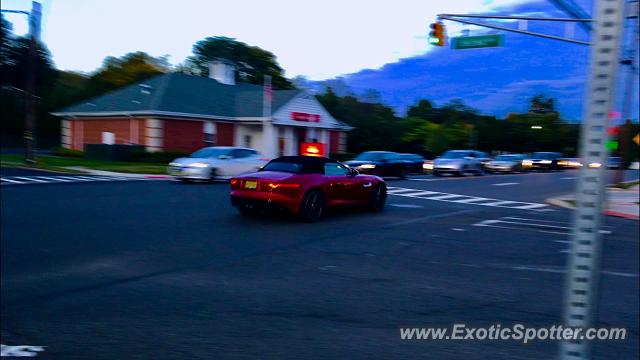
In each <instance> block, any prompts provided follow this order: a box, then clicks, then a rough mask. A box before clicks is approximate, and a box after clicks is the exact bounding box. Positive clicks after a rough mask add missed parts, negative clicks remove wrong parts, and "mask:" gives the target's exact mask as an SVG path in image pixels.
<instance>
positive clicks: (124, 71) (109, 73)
mask: <svg viewBox="0 0 640 360" xmlns="http://www.w3.org/2000/svg"><path fill="white" fill-rule="evenodd" d="M169 70H170V67H169V63H168V61H167V57H166V55H165V56H163V57H159V58H156V57H153V56H150V55H149V54H147V53H145V52H142V51H138V52H132V53H128V54H126V55H124V56H123V57H121V58H116V57H113V56H109V57H107V58H105V59H104V61H103V63H102V67H101V68H99V69H98V70H97V71H96V72H95V73H94V74H93V75H92V76H91V78H90V80H89V86H88V87H89V89H88V92H87V95H90V96H97V95H100V94H102V93H105V92H107V91H111V90H115V89H118V88H121V87H123V86H127V85H130V84H133V83H137V82H140V81H143V80H145V79H148V78H150V77H153V76H156V75H159V74H162V73H165V72H168V71H169Z"/></svg>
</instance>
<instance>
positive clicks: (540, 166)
mask: <svg viewBox="0 0 640 360" xmlns="http://www.w3.org/2000/svg"><path fill="white" fill-rule="evenodd" d="M561 159H562V154H560V153H557V152H535V153H533V154H531V156H530V157H527V158H526V159H524V160H522V167H523V168H524V169H525V170H560V169H561V167H560V165H558V162H559V161H561Z"/></svg>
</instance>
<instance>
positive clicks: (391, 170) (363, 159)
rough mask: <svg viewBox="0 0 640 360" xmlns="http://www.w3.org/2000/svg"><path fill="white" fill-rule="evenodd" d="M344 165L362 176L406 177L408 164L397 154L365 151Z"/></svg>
mask: <svg viewBox="0 0 640 360" xmlns="http://www.w3.org/2000/svg"><path fill="white" fill-rule="evenodd" d="M345 164H346V165H347V166H349V167H352V168H355V169H357V170H358V172H360V173H362V174H372V175H376V176H380V177H383V176H398V177H400V178H406V177H407V173H408V171H407V168H408V167H409V162H408V161H406V160H403V159H401V158H400V156H399V154H398V153H395V152H391V151H367V152H363V153H361V154H360V155H358V156H356V158H355V159H353V160H349V161H346V162H345Z"/></svg>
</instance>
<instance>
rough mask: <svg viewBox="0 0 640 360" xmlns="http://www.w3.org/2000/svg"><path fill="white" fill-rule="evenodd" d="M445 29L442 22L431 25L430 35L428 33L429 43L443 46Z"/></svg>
mask: <svg viewBox="0 0 640 360" xmlns="http://www.w3.org/2000/svg"><path fill="white" fill-rule="evenodd" d="M444 40H445V28H444V24H442V22H440V21H437V22H434V23H433V24H431V33H429V43H430V44H432V45H435V46H444V45H445V41H444Z"/></svg>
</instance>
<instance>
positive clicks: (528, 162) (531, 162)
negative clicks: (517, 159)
mask: <svg viewBox="0 0 640 360" xmlns="http://www.w3.org/2000/svg"><path fill="white" fill-rule="evenodd" d="M522 165H524V166H531V165H533V161H531V160H522Z"/></svg>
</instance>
